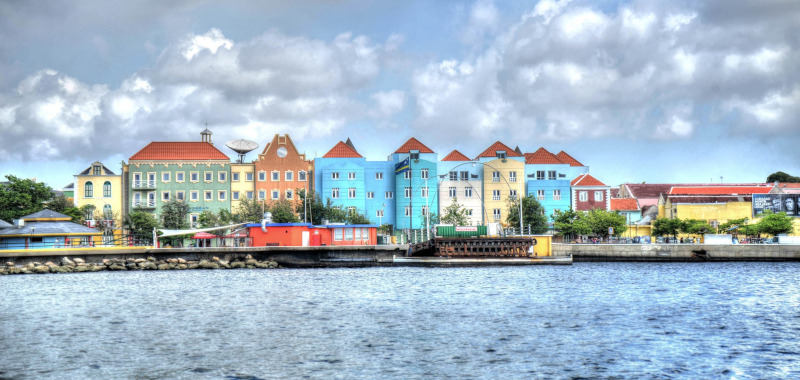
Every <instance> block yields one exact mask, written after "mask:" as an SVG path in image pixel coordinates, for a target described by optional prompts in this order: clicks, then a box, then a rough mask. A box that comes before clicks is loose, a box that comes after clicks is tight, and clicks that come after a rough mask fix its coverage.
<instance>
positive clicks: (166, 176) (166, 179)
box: [161, 172, 169, 182]
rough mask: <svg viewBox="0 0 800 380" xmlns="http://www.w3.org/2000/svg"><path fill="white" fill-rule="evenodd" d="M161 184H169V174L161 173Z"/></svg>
mask: <svg viewBox="0 0 800 380" xmlns="http://www.w3.org/2000/svg"><path fill="white" fill-rule="evenodd" d="M161 182H169V172H165V173H161Z"/></svg>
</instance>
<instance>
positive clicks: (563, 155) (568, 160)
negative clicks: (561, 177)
mask: <svg viewBox="0 0 800 380" xmlns="http://www.w3.org/2000/svg"><path fill="white" fill-rule="evenodd" d="M556 158H558V160H559V161H561V162H563V163H565V164H569V166H585V165H584V164H582V163H580V162H578V160H576V159H574V158H572V156H570V155H569V154H567V152H565V151H563V150H562V151H560V152H558V154H556Z"/></svg>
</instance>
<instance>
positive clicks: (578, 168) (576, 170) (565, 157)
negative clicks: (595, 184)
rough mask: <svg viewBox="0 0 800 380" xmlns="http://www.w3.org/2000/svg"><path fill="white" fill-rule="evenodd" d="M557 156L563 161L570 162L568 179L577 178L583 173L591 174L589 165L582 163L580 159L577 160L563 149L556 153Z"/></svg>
mask: <svg viewBox="0 0 800 380" xmlns="http://www.w3.org/2000/svg"><path fill="white" fill-rule="evenodd" d="M556 158H558V160H559V161H561V162H563V163H566V164H569V169H568V170H567V173H566V176H565V178H567V179H569V178H576V177H577V176H579V175H581V174H589V166H587V165H584V164H582V163H580V161H578V160H576V159H575V158H573V157H572V156H570V155H569V154H567V152H565V151H563V150H562V151H560V152H558V154H556Z"/></svg>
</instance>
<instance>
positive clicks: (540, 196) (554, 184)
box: [525, 148, 588, 223]
mask: <svg viewBox="0 0 800 380" xmlns="http://www.w3.org/2000/svg"><path fill="white" fill-rule="evenodd" d="M561 154H562V157H569V162H571V163H572V164H575V165H576V166H572V164H570V163H569V162H563V161H561V160H560V159H559V158H558V157H556V155H554V154H553V153H550V152H549V151H547V149H545V148H539V149H538V150H537V151H536V152H534V153H525V184H526V189H527V191H526V194H527V196H529V197H535V198H536V200H538V201H539V203H541V204H542V207H543V208H544V211H545V215H546V216H547V219H548V222H550V223H552V222H553V218H552V216H553V214H554V213H555V211H556V210H567V209H569V208H570V207H571V202H572V200H571V198H570V179H571V178H575V177H570V176H571V175H572V174H574V173H575V172H576V171H580V170H582V169H583V168H586V170H588V167H585V166H582V165H581V164H580V163H579V162H578V161H576V160H575V159H573V158H572V157H571V156H569V155H567V154H566V153H564V152H563V151H562V152H561ZM575 168H578V169H575ZM581 174H584V173H581Z"/></svg>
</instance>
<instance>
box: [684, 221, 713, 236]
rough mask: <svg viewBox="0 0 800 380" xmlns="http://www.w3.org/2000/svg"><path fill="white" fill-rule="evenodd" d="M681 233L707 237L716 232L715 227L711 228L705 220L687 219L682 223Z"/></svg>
mask: <svg viewBox="0 0 800 380" xmlns="http://www.w3.org/2000/svg"><path fill="white" fill-rule="evenodd" d="M680 229H681V232H683V233H685V234H690V235H705V234H709V233H712V232H714V227H711V225H710V224H708V222H707V221H705V220H697V219H685V220H683V221H682V222H681V228H680Z"/></svg>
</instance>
